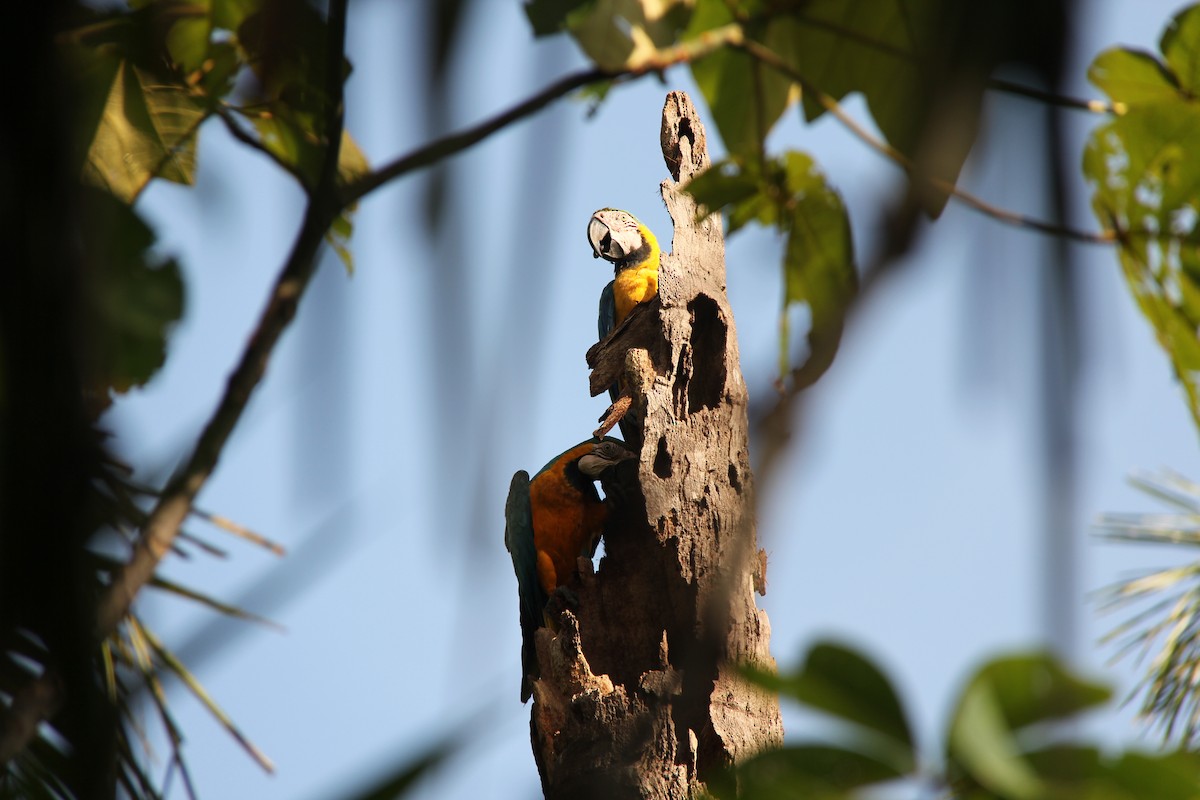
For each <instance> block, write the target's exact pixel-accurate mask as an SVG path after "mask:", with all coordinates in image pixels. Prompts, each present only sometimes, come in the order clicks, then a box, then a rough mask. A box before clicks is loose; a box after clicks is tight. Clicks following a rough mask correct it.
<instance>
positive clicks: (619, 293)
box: [587, 208, 661, 441]
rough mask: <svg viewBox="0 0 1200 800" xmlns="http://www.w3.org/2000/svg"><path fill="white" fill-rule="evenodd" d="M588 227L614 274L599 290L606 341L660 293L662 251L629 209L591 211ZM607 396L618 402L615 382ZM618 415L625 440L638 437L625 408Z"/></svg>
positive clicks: (598, 324)
mask: <svg viewBox="0 0 1200 800" xmlns="http://www.w3.org/2000/svg"><path fill="white" fill-rule="evenodd" d="M587 230H588V244H590V245H591V246H592V257H593V258H603V259H605V260H606V261H611V262H612V264H613V272H614V273H615V274H614V275H613V279H612V280H611V281H609V282H608V285H607V286H605V287H604V291H603V292H601V293H600V315H599V317H598V318H597V321H596V328H597V331H598V332H599V334H600V339H601V340H603V339H604V337H606V336H608V334H609V333H611V332H612V330H613V328H615V327H617V326H618V325H620V324H621V322H622V321H623V320H624V319H625V317H627V316H629V312H630V311H632V310H633V307H634V306H636V305H637V304H638V303H644V302H646V301H647V300H649V299H651V298H652V297H654V295H656V294H658V262H659V256H660V255H661V251H660V250H659V247H658V239H655V238H654V234H653V233H651V232H650V229H649V228H647V227H646V226H645V225H643V224H642V223H641V222H639V221H638V218H637V217H635V216H634V215H633V214H630V213H629V212H628V211H621V210H620V209H617V208H602V209H600V210H599V211H597V212H596V213H595V214H592V218H591V219H590V220H588V229H587ZM608 396H609V398H610V399H611V400H612V401H613V403H614V404H615V403H616V402H617V398H618V397H619V396H620V390H619V389H618V387H617V386H616V385H613V386H610V387H609V389H608ZM617 414H620V415H621V416H620V425H621V433H622V434H624V436H625V438H626V440H629V441H632V440H634V439H636V438H637V435H638V434H637V430H636V427H635V426H634V425H632V424H630V422H628V421H627V419H626V418H625V416H624V412H623V411H616V410H615V409H614V410H610V416H609V417H608V419H609V420H611V419H612V416H613V415H617ZM605 425H607V426H611V425H612V423H611V422H609V421H607V420H606V421H605ZM604 429H605V428H601V430H604Z"/></svg>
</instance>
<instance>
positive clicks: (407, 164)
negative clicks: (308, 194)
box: [341, 69, 625, 207]
mask: <svg viewBox="0 0 1200 800" xmlns="http://www.w3.org/2000/svg"><path fill="white" fill-rule="evenodd" d="M624 74H625V73H619V72H618V73H613V72H608V71H605V70H602V69H589V70H583V71H581V72H576V73H575V74H574V75H568V76H567V77H565V78H560V79H559V80H557V81H555V82H554V83H552V84H550V85H549V86H547V87H546V88H545V89H543V90H542V91H540V92H538V93H537V94H535V95H534V96H533V97H530V98H529V99H527V100H525V101H523V102H521V103H518V104H517V105H515V106H513V107H512V108H510V109H509V110H507V111H504V112H502V113H500V114H497V115H496V116H494V117H492V118H491V119H489V120H487V121H485V122H481V123H479V124H478V125H476V126H474V127H472V128H468V129H467V130H465V131H461V132H459V133H454V134H451V135H449V136H445V137H443V138H441V139H437V140H435V141H432V142H429V143H428V144H426V145H424V146H422V147H420V148H418V149H417V150H414V151H413V152H411V153H409V154H408V155H406V156H401V157H400V158H397V159H395V160H394V161H392V162H390V163H388V164H386V165H384V166H382V167H380V168H379V169H377V170H374V171H373V172H369V173H367V174H366V175H364V176H362V177H361V178H359V179H358V180H356V181H354V182H353V183H351V184H349V185H348V186H345V187H344V188H343V189H342V191H341V205H342V206H343V207H346V206H349V205H351V204H353V203H355V202H357V201H358V200H359V199H361V198H362V197H364V196H365V195H367V194H370V193H371V192H373V191H375V190H376V189H378V188H379V187H380V186H383V185H384V184H385V183H387V182H389V181H392V180H394V179H396V178H399V177H400V176H402V175H406V174H408V173H409V172H413V171H414V170H418V169H421V168H422V167H428V166H430V165H432V164H435V163H437V162H438V161H441V160H442V159H443V158H446V157H447V156H452V155H454V154H455V153H459V152H461V151H463V150H466V149H467V148H469V147H472V146H473V145H476V144H478V143H479V142H481V141H483V140H484V139H486V138H487V137H489V136H491V135H492V134H493V133H495V132H496V131H498V130H500V129H502V128H505V127H507V126H509V125H511V124H512V123H514V122H516V121H518V120H520V119H523V118H524V117H527V116H529V115H530V114H533V113H535V112H537V111H540V110H542V109H543V108H545V107H546V106H547V105H549V104H550V103H551V102H553V101H554V100H557V99H558V98H560V97H562V96H563V95H565V94H567V93H568V92H572V91H574V90H576V89H579V88H581V87H584V86H588V85H589V84H593V83H598V82H600V81H604V80H615V79H617V78H619V77H621V76H622V75H624Z"/></svg>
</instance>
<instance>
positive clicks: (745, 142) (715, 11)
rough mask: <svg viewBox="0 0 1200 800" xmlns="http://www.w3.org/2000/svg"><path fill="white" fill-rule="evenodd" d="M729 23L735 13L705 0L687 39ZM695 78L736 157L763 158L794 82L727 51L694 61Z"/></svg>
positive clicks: (715, 0) (718, 1) (718, 0)
mask: <svg viewBox="0 0 1200 800" xmlns="http://www.w3.org/2000/svg"><path fill="white" fill-rule="evenodd" d="M730 22H733V15H732V13H731V12H730V10H729V7H728V6H727V4H726V3H724V2H723V0H700V2H699V3H698V4H697V6H696V10H695V12H694V13H693V14H692V18H691V22H690V23H689V25H688V28H687V30H686V31H685V32H684V34H683V38H685V39H693V38H695V37H697V36H699V35H700V34H702V33H704V32H705V31H709V30H712V29H714V28H718V27H720V26H722V25H726V24H728V23H730ZM769 30H772V29H769ZM767 44H768V46H770V45H771V42H768V43H767ZM692 77H693V78H695V80H696V85H697V86H698V87H699V88H700V92H701V94H703V95H704V99H705V100H706V101H707V102H708V107H709V109H710V110H711V111H712V115H713V121H714V122H715V123H716V125H717V130H718V131H720V133H721V140H722V141H723V142H724V143H725V149H726V150H728V151H729V152H730V153H731V154H737V155H742V156H746V157H754V158H757V157H761V155H762V152H763V141H764V140H765V139H766V136H767V134H768V133H769V132H770V130H771V128H772V127H773V126H774V125H775V123H776V122H777V121H778V120H779V118H780V116H782V115H783V112H784V109H786V108H787V105H788V98H789V92H790V91H791V86H792V82H791V81H790V80H789V79H788V78H786V77H784V76H783V75H780V74H779V73H778V72H777V71H775V70H773V69H770V68H768V67H766V66H764V65H763V64H761V63H760V62H758V61H757V60H755V59H752V58H751V57H750V56H748V55H746V54H745V53H742V52H739V51H737V50H731V49H728V48H722V49H720V50H717V51H716V52H714V53H712V54H711V55H708V56H705V57H704V58H702V59H700V60H698V61H695V62H693V63H692Z"/></svg>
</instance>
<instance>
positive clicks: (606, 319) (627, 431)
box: [596, 281, 640, 440]
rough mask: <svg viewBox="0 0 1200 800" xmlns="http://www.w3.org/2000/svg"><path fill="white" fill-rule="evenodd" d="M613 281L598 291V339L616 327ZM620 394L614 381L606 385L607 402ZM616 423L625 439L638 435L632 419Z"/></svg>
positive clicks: (615, 400) (613, 400) (614, 399)
mask: <svg viewBox="0 0 1200 800" xmlns="http://www.w3.org/2000/svg"><path fill="white" fill-rule="evenodd" d="M613 283H614V281H609V282H608V285H607V286H605V287H604V291H603V292H601V293H600V316H599V317H598V318H597V320H596V323H597V324H596V328H597V331H598V332H599V334H600V341H603V340H604V337H605V336H608V335H609V334H610V333H612V330H613V328H615V327H617V300H616V296H615V295H614V294H613ZM620 396H621V390H620V388H619V387H618V386H617V385H616V384H615V383H614V384H613V385H612V386H610V387H608V399H609V402H612V403H615V402H617V398H618V397H620ZM617 424H618V425H619V426H620V427H621V435H623V436H624V437H625V438H626V439H630V440H632V439H633V438H634V437H636V436H638V435H640V434H639V433H638V431H637V430H636V428H635V425H634V422H633V420H632V419H631V420H630V421H628V422H626V421H625V419H622V420H621V421H620V422H618V423H617Z"/></svg>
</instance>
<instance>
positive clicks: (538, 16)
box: [525, 0, 595, 36]
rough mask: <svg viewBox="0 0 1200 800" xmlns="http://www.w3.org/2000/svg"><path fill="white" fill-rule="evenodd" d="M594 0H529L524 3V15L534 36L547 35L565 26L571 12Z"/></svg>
mask: <svg viewBox="0 0 1200 800" xmlns="http://www.w3.org/2000/svg"><path fill="white" fill-rule="evenodd" d="M593 2H595V0H530V1H529V2H527V3H526V4H525V16H526V17H528V18H529V24H530V25H531V26H532V27H533V35H534V36H549V35H550V34H553V33H558V32H559V31H561V30H563V29H564V28H566V27H567V19H568V18H569V17H570V16H571V14H572V13H573V12H575V11H576V10H577V9H579V8H582V7H583V6H586V5H589V4H590V3H593Z"/></svg>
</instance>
